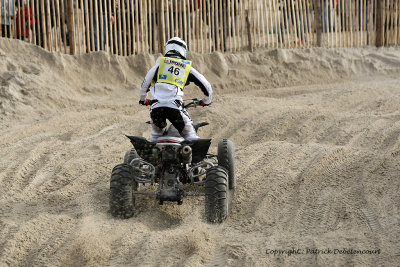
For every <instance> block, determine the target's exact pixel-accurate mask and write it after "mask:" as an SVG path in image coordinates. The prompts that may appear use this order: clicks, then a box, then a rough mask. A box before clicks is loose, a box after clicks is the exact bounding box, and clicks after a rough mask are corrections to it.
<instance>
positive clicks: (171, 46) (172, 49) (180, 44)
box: [164, 37, 187, 59]
mask: <svg viewBox="0 0 400 267" xmlns="http://www.w3.org/2000/svg"><path fill="white" fill-rule="evenodd" d="M164 55H165V56H179V57H181V58H183V59H186V55H187V45H186V43H185V41H183V40H182V39H181V38H179V37H173V38H171V39H169V40H168V41H167V43H166V44H165V49H164Z"/></svg>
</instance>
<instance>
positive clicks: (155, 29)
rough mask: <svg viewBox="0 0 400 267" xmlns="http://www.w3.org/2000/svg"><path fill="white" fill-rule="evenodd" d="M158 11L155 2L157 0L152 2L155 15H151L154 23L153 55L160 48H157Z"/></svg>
mask: <svg viewBox="0 0 400 267" xmlns="http://www.w3.org/2000/svg"><path fill="white" fill-rule="evenodd" d="M156 9H157V7H156V2H155V0H152V10H153V13H152V15H151V17H152V21H153V26H152V27H153V28H152V31H151V32H152V35H153V43H152V44H153V53H155V52H156V51H157V48H158V47H156V45H157V43H156V31H157V28H156V14H157V12H156Z"/></svg>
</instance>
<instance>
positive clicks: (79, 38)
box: [56, 0, 83, 54]
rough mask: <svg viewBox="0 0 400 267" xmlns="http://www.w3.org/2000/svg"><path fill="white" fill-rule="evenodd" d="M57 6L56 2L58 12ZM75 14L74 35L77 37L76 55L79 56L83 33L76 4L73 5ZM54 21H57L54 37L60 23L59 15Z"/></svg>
mask: <svg viewBox="0 0 400 267" xmlns="http://www.w3.org/2000/svg"><path fill="white" fill-rule="evenodd" d="M61 2H63V0H61ZM59 6H60V5H59V3H58V0H57V10H58V8H59ZM75 14H76V30H77V34H76V35H77V39H78V54H81V32H82V31H83V29H82V27H81V26H82V24H81V23H80V22H81V20H80V16H79V13H78V3H77V2H76V3H75ZM56 19H57V28H56V29H57V31H56V36H57V32H58V30H59V22H60V14H59V13H57V16H56ZM60 46H61V39H60ZM60 49H61V48H60Z"/></svg>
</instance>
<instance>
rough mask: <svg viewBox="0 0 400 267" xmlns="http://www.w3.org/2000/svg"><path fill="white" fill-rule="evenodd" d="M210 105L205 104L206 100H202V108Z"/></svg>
mask: <svg viewBox="0 0 400 267" xmlns="http://www.w3.org/2000/svg"><path fill="white" fill-rule="evenodd" d="M210 104H211V103H210ZM210 104H206V103H204V100H201V101H200V105H201V106H202V107H205V106H209V105H210Z"/></svg>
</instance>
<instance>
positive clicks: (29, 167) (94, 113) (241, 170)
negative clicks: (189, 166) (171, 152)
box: [0, 39, 400, 266]
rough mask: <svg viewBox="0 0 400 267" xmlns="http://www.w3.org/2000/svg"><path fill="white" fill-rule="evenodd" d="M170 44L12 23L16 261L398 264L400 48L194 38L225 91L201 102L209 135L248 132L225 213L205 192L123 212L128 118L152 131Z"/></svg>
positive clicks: (11, 200)
mask: <svg viewBox="0 0 400 267" xmlns="http://www.w3.org/2000/svg"><path fill="white" fill-rule="evenodd" d="M157 56H158V55H148V54H143V55H137V56H131V57H118V56H110V55H107V54H105V53H103V52H95V53H91V54H87V55H82V56H70V55H64V54H59V53H49V52H47V51H45V50H43V49H41V48H39V47H35V46H32V45H29V44H27V43H24V42H21V41H17V40H5V39H0V58H1V60H2V64H1V66H0V82H1V87H0V118H1V119H0V134H1V139H0V266H271V265H272V266H283V265H286V266H317V265H322V266H353V265H356V266H378V265H383V266H395V265H398V261H399V256H400V249H399V243H400V223H399V220H400V210H399V203H400V196H399V192H400V190H399V189H400V180H399V174H400V111H399V107H400V75H399V73H400V49H399V48H381V49H377V48H373V47H372V48H362V49H326V48H315V49H299V50H281V49H269V50H267V49H262V50H256V51H255V52H254V53H249V52H241V53H237V54H221V53H213V54H207V55H200V54H190V55H189V57H190V59H192V60H193V61H194V67H196V68H197V69H198V70H199V71H201V72H202V73H203V74H204V75H205V76H206V77H207V78H208V79H209V81H210V82H211V83H212V85H213V89H214V93H215V95H214V102H213V104H212V106H210V107H206V108H196V109H191V110H190V113H191V115H192V117H193V119H194V120H195V121H208V122H209V123H210V125H209V126H206V127H203V128H201V129H200V131H199V135H200V136H201V137H203V138H213V142H212V148H211V151H212V152H215V151H216V145H217V142H218V141H219V140H220V139H221V138H229V139H231V140H232V141H233V142H234V143H235V146H236V156H235V160H236V172H237V176H236V179H237V188H236V191H235V197H234V200H233V207H232V213H231V215H230V217H229V218H228V219H227V220H226V221H225V222H224V223H222V224H219V225H213V224H208V223H207V222H206V221H205V220H204V201H203V198H202V197H191V198H189V197H188V198H185V199H184V203H183V205H182V206H178V205H176V204H174V203H167V204H165V205H163V206H159V205H158V203H157V201H156V200H155V199H154V198H152V197H140V198H139V199H138V208H137V213H136V214H135V215H134V217H133V218H130V219H127V220H120V219H114V218H113V217H112V216H111V215H110V213H109V210H108V209H109V207H108V194H109V178H110V174H111V170H112V168H113V167H114V166H115V165H116V164H118V163H120V162H122V160H123V156H124V153H125V151H126V150H128V149H129V148H130V143H129V140H128V139H127V138H126V137H125V136H124V134H130V135H140V136H144V137H149V136H150V129H149V126H148V124H146V123H145V122H146V121H147V120H148V116H149V115H148V109H147V108H146V107H143V106H139V105H138V94H139V92H138V91H139V85H140V83H141V81H142V79H143V77H144V75H145V74H146V72H147V70H148V69H149V68H150V67H151V66H152V65H153V64H154V62H155V60H156V58H157ZM186 95H187V97H188V98H189V97H201V92H200V90H199V89H197V88H196V87H195V86H194V85H190V86H189V87H187V88H186Z"/></svg>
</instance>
